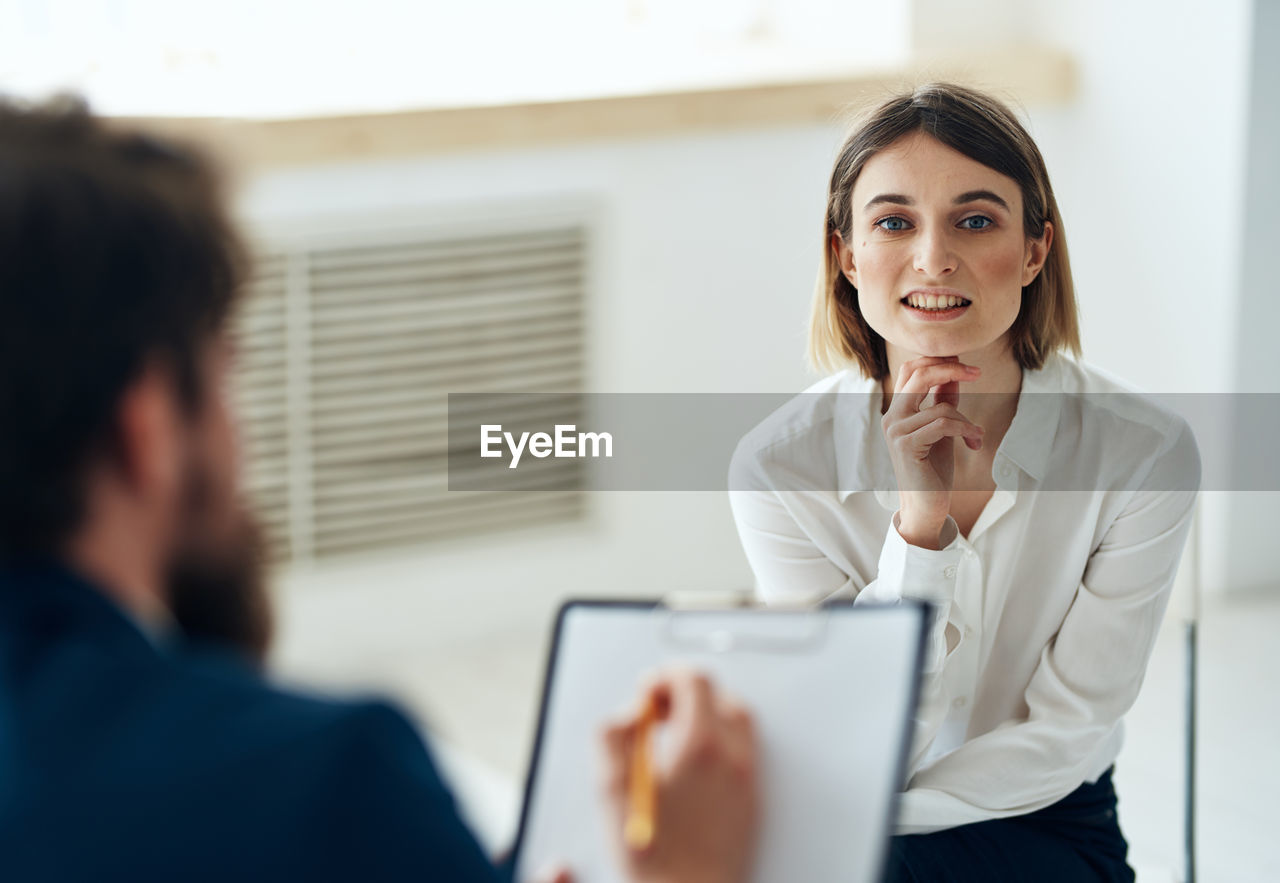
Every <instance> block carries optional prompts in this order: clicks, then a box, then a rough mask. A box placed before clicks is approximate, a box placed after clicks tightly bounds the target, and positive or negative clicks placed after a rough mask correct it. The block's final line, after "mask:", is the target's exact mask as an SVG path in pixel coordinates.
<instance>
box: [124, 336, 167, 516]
mask: <svg viewBox="0 0 1280 883" xmlns="http://www.w3.org/2000/svg"><path fill="white" fill-rule="evenodd" d="M118 414H119V419H118V423H117V430H116V441H117V452H116V453H117V464H118V469H119V470H120V477H121V479H122V480H123V481H124V482H125V483H126V485H127V486H128V487H129V488H131V489H132V490H134V491H135V492H136V493H138V494H141V495H145V496H160V497H169V496H171V495H172V494H174V493H176V488H177V486H178V483H179V480H180V476H181V473H182V451H183V446H182V428H183V427H182V418H181V414H180V413H179V404H178V400H177V390H176V387H175V384H174V378H173V372H172V371H171V370H169V368H168V367H167V366H166V365H164V364H163V363H161V362H160V361H158V360H153V361H151V362H149V363H148V364H147V366H146V367H145V368H144V369H143V371H142V372H141V373H140V374H139V375H138V377H137V378H135V379H134V381H133V383H131V384H130V385H129V387H128V388H127V389H126V390H125V391H124V395H122V396H121V398H120V408H119V411H118Z"/></svg>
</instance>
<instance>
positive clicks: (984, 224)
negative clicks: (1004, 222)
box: [960, 215, 995, 230]
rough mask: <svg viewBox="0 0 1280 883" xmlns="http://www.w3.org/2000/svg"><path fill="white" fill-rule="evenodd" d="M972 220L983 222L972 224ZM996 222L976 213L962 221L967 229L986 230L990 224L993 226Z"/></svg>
mask: <svg viewBox="0 0 1280 883" xmlns="http://www.w3.org/2000/svg"><path fill="white" fill-rule="evenodd" d="M970 221H981V222H982V223H981V224H970V223H969V222H970ZM994 223H995V221H993V220H991V219H990V218H986V217H983V216H982V215H974V216H973V217H971V218H965V219H964V220H963V221H961V222H960V224H961V225H962V226H963V227H964V228H965V229H966V230H985V229H987V228H988V227H990V226H991V225H992V224H994Z"/></svg>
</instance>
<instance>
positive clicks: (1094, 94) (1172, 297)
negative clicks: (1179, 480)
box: [1029, 0, 1277, 593]
mask: <svg viewBox="0 0 1280 883" xmlns="http://www.w3.org/2000/svg"><path fill="white" fill-rule="evenodd" d="M1252 5H1253V4H1252V3H1251V2H1250V0H1222V2H1217V3H1212V4H1208V3H1195V2H1177V3H1169V2H1159V0H1132V2H1125V3H1108V2H1104V0H1081V2H1075V3H1060V2H1049V0H1037V2H1036V3H1035V4H1034V6H1035V11H1036V15H1035V17H1034V18H1033V19H1032V20H1031V22H1030V24H1029V27H1031V28H1032V31H1033V35H1034V36H1036V37H1037V38H1038V39H1040V40H1045V41H1051V42H1054V43H1056V44H1058V45H1060V46H1063V47H1064V48H1067V49H1068V50H1069V51H1070V52H1071V53H1072V54H1073V55H1074V56H1075V57H1076V59H1077V61H1078V66H1079V94H1078V97H1077V99H1076V100H1075V101H1074V102H1072V103H1071V105H1070V106H1068V107H1063V108H1031V109H1030V117H1031V130H1032V134H1033V135H1034V136H1035V137H1036V139H1037V141H1038V142H1039V144H1040V147H1041V149H1042V151H1043V152H1044V154H1045V159H1046V162H1047V163H1048V166H1049V171H1050V174H1051V176H1052V178H1053V182H1054V189H1055V192H1056V194H1057V197H1058V202H1059V206H1060V207H1061V209H1062V211H1063V215H1064V219H1065V224H1066V227H1067V239H1068V242H1069V244H1070V249H1071V258H1072V267H1073V269H1074V272H1075V280H1076V291H1077V295H1078V297H1079V300H1080V305H1081V312H1082V315H1081V322H1082V326H1083V327H1082V335H1083V340H1084V350H1085V358H1086V359H1088V360H1090V361H1092V362H1094V363H1096V364H1098V365H1100V366H1102V367H1104V368H1106V369H1108V370H1110V371H1111V372H1113V373H1114V374H1116V375H1118V376H1120V377H1124V378H1127V379H1129V380H1130V381H1132V382H1133V383H1135V384H1137V385H1138V386H1139V387H1141V388H1143V389H1147V390H1150V391H1153V392H1169V393H1226V392H1232V391H1234V390H1235V389H1236V384H1237V380H1238V373H1237V367H1236V365H1237V359H1236V354H1237V352H1238V347H1239V342H1238V335H1239V332H1240V325H1241V316H1242V312H1241V307H1242V302H1241V265H1240V257H1241V250H1242V243H1243V238H1242V235H1241V229H1242V225H1243V224H1244V193H1245V171H1244V158H1245V143H1246V142H1245V139H1246V133H1247V114H1246V110H1247V108H1246V103H1247V101H1248V81H1249V69H1248V65H1249V56H1250V48H1251V47H1250V25H1251V17H1252ZM1272 241H1274V240H1272ZM1275 377H1276V374H1275V373H1274V372H1273V373H1272V374H1271V375H1270V376H1269V377H1268V378H1267V379H1266V380H1264V381H1263V383H1264V384H1265V388H1266V389H1269V390H1271V391H1276V389H1277V383H1276V381H1275V379H1274V378H1275ZM1260 388H1261V387H1260ZM1238 496H1239V495H1228V494H1225V493H1220V492H1213V493H1207V494H1204V495H1202V497H1201V504H1200V505H1201V514H1202V525H1203V532H1204V533H1203V560H1202V573H1203V575H1204V588H1205V591H1206V592H1208V593H1223V592H1227V591H1230V590H1232V589H1234V590H1236V591H1240V590H1244V589H1248V588H1253V587H1254V585H1253V584H1252V582H1248V581H1245V582H1242V581H1241V579H1240V576H1241V575H1242V571H1241V570H1240V568H1241V566H1243V567H1245V569H1246V571H1247V572H1249V573H1254V572H1256V571H1257V570H1258V569H1259V568H1260V567H1263V568H1265V567H1266V566H1267V565H1263V564H1259V565H1257V566H1253V567H1251V566H1250V565H1249V563H1248V562H1250V561H1254V562H1263V561H1264V556H1265V555H1266V554H1267V553H1266V551H1265V548H1266V547H1265V544H1264V545H1261V546H1256V547H1254V548H1252V549H1240V548H1238V543H1237V542H1236V541H1234V540H1233V539H1232V538H1233V536H1234V535H1235V534H1236V533H1237V532H1238V530H1239V528H1240V524H1241V520H1242V519H1241V514H1240V512H1239V506H1240V501H1239V500H1238V499H1236V498H1237V497H1238ZM1273 523H1274V517H1273ZM1241 555H1243V556H1244V560H1243V562H1242V561H1241V560H1240V556H1241Z"/></svg>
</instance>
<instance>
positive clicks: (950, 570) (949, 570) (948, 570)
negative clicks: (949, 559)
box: [942, 564, 956, 579]
mask: <svg viewBox="0 0 1280 883" xmlns="http://www.w3.org/2000/svg"><path fill="white" fill-rule="evenodd" d="M942 575H943V576H944V577H946V578H947V579H955V575H956V566H955V565H954V564H948V565H947V566H946V567H945V568H944V569H943V571H942Z"/></svg>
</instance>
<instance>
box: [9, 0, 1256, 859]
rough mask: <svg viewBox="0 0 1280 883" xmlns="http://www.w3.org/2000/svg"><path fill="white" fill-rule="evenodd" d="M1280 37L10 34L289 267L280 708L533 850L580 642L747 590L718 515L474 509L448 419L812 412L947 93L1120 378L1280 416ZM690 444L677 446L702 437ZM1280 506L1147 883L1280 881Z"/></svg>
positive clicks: (199, 16)
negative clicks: (907, 122) (893, 153)
mask: <svg viewBox="0 0 1280 883" xmlns="http://www.w3.org/2000/svg"><path fill="white" fill-rule="evenodd" d="M1277 50H1280V4H1277V3H1275V2H1270V0H1218V2H1214V3H1191V2H1155V0H1132V2H1125V3H1106V2H1102V0H1083V2H1077V3H1071V4H1066V3H1060V2H1057V3H1053V2H1047V0H1032V2H1018V0H981V2H972V3H946V2H942V0H902V2H898V3H872V2H863V0H787V2H783V0H544V2H542V3H539V4H527V3H520V2H516V0H473V2H466V3H446V2H440V0H431V2H411V0H363V2H360V3H358V4H357V3H350V2H314V0H312V2H301V0H254V2H249V0H222V2H219V3H216V4H215V3H211V2H175V0H0V90H3V91H5V92H8V93H11V94H18V95H24V96H32V97H35V96H42V95H46V94H48V93H50V92H53V91H56V90H65V89H71V90H74V91H77V92H80V93H82V94H84V95H86V96H87V97H88V98H89V100H90V102H91V103H92V105H93V106H94V107H95V108H96V109H97V110H99V111H100V112H103V113H108V114H111V115H114V116H119V117H122V118H126V119H129V120H135V121H138V120H140V121H143V122H145V123H146V124H148V125H151V126H153V127H154V128H156V129H158V130H161V131H166V132H171V133H175V134H179V135H182V136H186V137H192V138H197V139H200V140H202V141H204V142H205V143H207V144H208V145H210V146H211V148H213V149H214V150H215V151H216V152H217V153H218V155H219V156H220V157H222V158H223V160H224V161H225V162H226V164H227V165H228V166H229V167H230V168H231V169H232V171H233V172H234V177H235V183H236V189H235V205H236V211H237V214H238V216H239V217H240V218H241V220H242V222H243V224H244V225H245V227H246V229H247V230H249V231H250V234H251V239H252V241H253V244H254V247H255V250H256V251H257V253H258V255H259V263H258V269H257V277H256V279H255V281H254V284H253V287H252V292H251V297H250V300H249V303H248V305H247V309H246V311H245V314H244V315H243V317H242V319H241V323H240V335H241V343H242V347H243V357H242V360H241V366H240V369H239V370H240V376H239V386H240V394H241V399H242V402H243V407H244V420H245V427H244V431H245V435H246V439H247V447H248V452H249V458H250V473H249V485H250V491H251V492H252V494H253V495H254V496H255V498H256V499H257V500H258V502H259V504H260V506H261V509H262V512H263V514H264V517H265V518H266V520H267V521H268V523H269V525H270V527H271V529H272V532H273V535H274V538H275V546H274V550H275V556H276V559H277V562H278V574H279V579H278V586H277V596H278V600H279V610H280V640H279V642H278V644H277V647H276V650H275V654H274V657H273V667H274V671H275V674H276V675H277V676H278V677H279V678H281V679H284V680H287V681H289V682H291V683H294V684H302V685H309V686H315V687H321V688H325V689H333V688H339V689H343V690H365V689H375V690H378V691H380V692H383V693H388V694H391V695H393V696H394V697H396V698H397V699H399V700H400V701H401V702H402V703H403V704H404V705H405V706H406V707H407V708H408V709H410V711H411V712H412V713H413V714H415V715H416V716H417V717H418V719H419V721H420V722H421V723H422V724H423V726H424V727H426V728H429V729H430V730H432V731H433V732H434V734H435V737H436V739H437V740H438V744H439V745H440V746H441V751H442V752H443V753H444V755H445V756H446V759H447V760H448V762H449V764H450V767H451V769H453V770H454V775H455V778H456V779H457V781H458V782H459V784H460V785H461V786H462V787H463V790H464V792H465V795H466V804H467V809H468V812H470V813H471V814H472V815H473V818H474V819H475V821H476V823H477V824H478V825H479V826H480V827H481V829H482V831H483V833H484V835H485V836H486V838H488V840H489V842H490V843H491V844H492V845H494V846H495V847H498V846H500V845H502V844H504V843H505V842H506V841H509V839H510V837H511V834H512V832H513V830H514V824H515V813H516V800H517V798H518V794H519V792H520V787H521V785H522V782H523V775H524V771H525V765H526V763H527V759H528V752H529V748H530V745H531V741H532V734H533V728H534V725H535V716H536V709H537V701H538V693H539V690H540V688H541V681H542V666H543V665H544V654H545V650H546V642H547V639H548V636H549V631H550V627H551V624H552V620H553V616H554V611H555V609H556V607H557V605H558V604H559V602H560V601H562V600H563V599H565V598H567V597H571V596H615V595H618V596H645V597H656V596H660V595H663V594H666V593H668V592H671V591H675V590H697V591H703V590H708V591H710V590H719V591H725V590H728V591H744V590H748V589H749V588H750V586H751V580H752V577H751V572H750V570H749V568H748V567H747V565H746V562H745V559H744V558H743V555H742V553H741V550H740V548H739V545H738V540H737V537H736V534H735V531H734V527H733V522H732V519H731V517H730V513H729V507H728V503H727V500H726V498H725V497H724V495H723V494H717V493H693V492H690V493H657V492H648V493H646V492H634V493H631V492H628V493H622V492H616V493H593V492H590V491H589V490H586V489H585V488H584V486H583V484H582V483H581V481H577V480H575V479H574V477H573V476H568V477H567V478H566V480H565V482H564V484H563V486H561V487H559V488H558V489H556V490H554V491H544V492H539V493H528V494H521V493H497V494H459V493H454V494H450V493H449V491H448V486H447V477H446V473H445V463H446V457H447V444H446V441H447V440H446V432H445V427H446V416H447V399H446V396H447V394H448V393H450V392H455V393H456V392H486V391H498V392H512V391H521V390H528V391H565V392H778V393H787V392H798V391H799V390H801V389H803V388H804V387H806V386H807V385H809V384H810V383H811V382H813V380H815V379H816V378H815V377H814V376H813V375H811V374H810V373H808V371H807V369H806V367H805V364H804V359H803V354H804V331H805V323H806V318H807V312H808V305H809V298H810V295H811V292H812V285H813V281H814V278H815V275H816V273H817V269H818V259H819V251H820V248H821V243H820V238H821V217H822V211H823V202H824V198H825V183H826V177H827V175H828V173H829V171H830V165H831V162H832V160H833V158H834V154H835V150H836V148H837V146H838V144H839V142H840V139H841V136H842V134H843V132H844V130H845V124H846V120H847V118H848V116H849V114H850V113H852V112H855V111H856V110H858V109H860V108H862V107H865V106H866V105H867V104H869V103H872V102H877V101H879V100H881V99H882V98H884V97H886V96H887V95H888V94H890V92H892V91H894V90H896V89H899V88H903V87H909V86H911V85H913V84H917V83H921V82H925V81H928V80H930V79H954V80H958V81H961V82H965V83H969V84H972V85H977V86H981V87H985V88H988V89H991V90H993V91H995V92H996V93H997V94H998V95H1000V96H1003V97H1004V98H1006V99H1007V100H1008V101H1010V102H1012V103H1013V104H1014V105H1015V106H1016V107H1017V108H1018V109H1019V110H1020V112H1021V113H1022V114H1023V116H1024V119H1025V120H1026V122H1027V124H1028V126H1029V129H1030V131H1031V133H1032V135H1033V136H1034V137H1035V138H1036V140H1037V141H1038V143H1039V145H1040V147H1041V150H1042V151H1043V153H1044V155H1045V158H1046V161H1047V163H1048V166H1049V171H1050V175H1051V178H1052V180H1053V183H1054V187H1055V190H1056V192H1057V197H1058V201H1059V204H1060V206H1061V208H1062V212H1063V215H1064V220H1065V228H1066V229H1065V233H1066V236H1067V239H1068V241H1069V242H1070V246H1071V257H1072V262H1073V265H1074V270H1075V281H1076V287H1077V294H1078V297H1079V302H1080V308H1081V312H1082V320H1083V340H1084V349H1085V358H1086V359H1088V360H1089V361H1091V362H1093V363H1094V364H1096V365H1098V366H1100V367H1102V368H1104V369H1106V370H1108V371H1110V372H1111V373H1113V374H1115V375H1117V376H1119V377H1122V378H1124V379H1126V380H1128V381H1129V382H1131V383H1133V384H1135V385H1137V386H1138V387H1140V388H1143V389H1145V390H1148V391H1152V392H1167V393H1172V392H1179V393H1230V392H1277V391H1280V390H1277V380H1276V378H1277V377H1278V376H1280V354H1278V353H1280V350H1277V348H1276V347H1275V345H1274V341H1273V337H1274V333H1275V332H1274V329H1275V327H1276V325H1277V324H1278V323H1280V298H1277V296H1276V295H1277V288H1276V279H1275V274H1274V272H1273V262H1272V260H1271V258H1272V257H1273V249H1274V246H1273V243H1274V242H1276V241H1278V240H1280V224H1278V221H1277V213H1276V212H1275V211H1274V210H1273V209H1274V206H1275V204H1276V203H1277V201H1280V168H1278V163H1280V62H1278V61H1277V59H1278V58H1280V53H1278V52H1277ZM673 429H678V428H673ZM1277 526H1280V496H1278V495H1277V494H1274V493H1263V492H1255V493H1224V492H1209V493H1206V494H1204V495H1203V496H1202V502H1201V507H1200V516H1199V523H1198V526H1197V532H1196V534H1195V537H1194V542H1193V545H1192V549H1191V550H1190V551H1189V555H1188V557H1187V559H1186V560H1184V566H1183V571H1182V574H1181V576H1180V583H1179V589H1178V598H1177V600H1176V601H1175V604H1174V606H1173V609H1172V610H1171V613H1170V617H1169V620H1168V622H1167V626H1166V629H1165V634H1164V635H1163V636H1162V638H1161V642H1160V645H1159V646H1158V647H1157V650H1156V655H1155V658H1154V659H1153V662H1152V667H1151V670H1150V674H1149V676H1148V682H1147V685H1146V686H1145V688H1144V693H1143V695H1142V696H1141V697H1140V699H1139V702H1138V705H1137V706H1136V707H1135V709H1134V711H1133V713H1132V714H1131V715H1130V718H1129V733H1130V735H1129V742H1128V744H1127V746H1126V749H1125V753H1124V754H1123V755H1122V756H1121V759H1120V761H1119V763H1118V766H1117V781H1118V787H1119V790H1120V797H1121V807H1122V808H1121V818H1122V822H1123V824H1124V827H1125V830H1126V832H1127V834H1128V835H1129V838H1130V841H1131V847H1132V849H1131V857H1132V860H1133V862H1134V863H1135V864H1136V865H1138V867H1139V870H1140V878H1139V879H1141V880H1173V879H1186V867H1185V860H1184V857H1183V824H1184V806H1183V801H1184V794H1185V786H1186V777H1185V775H1184V764H1185V740H1184V732H1183V724H1182V721H1183V715H1184V713H1185V711H1184V709H1185V698H1184V692H1185V690H1186V687H1187V683H1188V676H1187V673H1186V668H1185V666H1186V647H1185V642H1184V632H1183V627H1184V623H1186V622H1187V621H1189V620H1198V621H1199V623H1200V636H1199V641H1200V645H1199V646H1200V655H1199V662H1200V673H1199V681H1198V683H1199V686H1200V690H1201V694H1200V705H1199V724H1198V735H1199V762H1200V774H1199V777H1198V784H1199V793H1198V800H1197V809H1198V832H1199V833H1198V841H1197V842H1198V847H1199V871H1200V875H1199V876H1200V878H1201V879H1203V880H1223V881H1242V880H1274V879H1280V858H1277V856H1276V854H1275V851H1274V850H1273V849H1271V848H1269V844H1268V838H1269V836H1270V835H1271V831H1272V829H1273V828H1274V826H1275V824H1276V822H1277V821H1280V812H1278V811H1277V809H1276V806H1277V803H1276V797H1275V795H1276V794H1277V793H1278V792H1280V769H1278V763H1277V759H1276V755H1275V751H1274V745H1275V736H1274V733H1275V731H1276V728H1277V726H1280V674H1278V673H1277V666H1276V665H1275V664H1274V662H1272V661H1271V660H1270V659H1269V658H1268V657H1267V656H1266V652H1267V650H1268V648H1269V647H1271V646H1273V645H1274V641H1275V634H1276V632H1277V629H1278V628H1280V544H1277V543H1276V542H1275V541H1274V539H1273V537H1272V535H1273V534H1274V532H1275V529H1276V528H1277Z"/></svg>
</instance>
